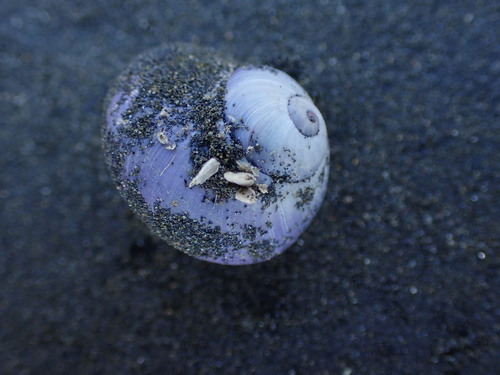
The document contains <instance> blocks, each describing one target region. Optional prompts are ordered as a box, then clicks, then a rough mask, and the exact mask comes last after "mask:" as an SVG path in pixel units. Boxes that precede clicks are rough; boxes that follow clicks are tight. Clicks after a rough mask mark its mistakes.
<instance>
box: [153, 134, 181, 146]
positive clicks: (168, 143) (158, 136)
mask: <svg viewBox="0 0 500 375" xmlns="http://www.w3.org/2000/svg"><path fill="white" fill-rule="evenodd" d="M156 139H158V142H160V143H161V144H162V145H165V148H166V149H167V150H175V148H176V147H177V145H176V144H175V143H174V142H171V141H170V140H169V139H168V137H167V135H166V134H165V132H163V131H161V132H158V133H156Z"/></svg>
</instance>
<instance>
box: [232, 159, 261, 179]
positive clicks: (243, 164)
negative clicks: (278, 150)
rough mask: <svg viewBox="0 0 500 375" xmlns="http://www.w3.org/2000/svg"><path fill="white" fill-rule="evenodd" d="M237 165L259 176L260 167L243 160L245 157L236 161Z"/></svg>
mask: <svg viewBox="0 0 500 375" xmlns="http://www.w3.org/2000/svg"><path fill="white" fill-rule="evenodd" d="M236 165H237V166H238V169H239V170H240V171H243V172H249V173H252V174H253V175H254V176H255V177H258V176H259V168H257V167H256V166H254V165H252V164H250V163H249V162H248V161H246V160H243V159H242V160H238V161H237V162H236Z"/></svg>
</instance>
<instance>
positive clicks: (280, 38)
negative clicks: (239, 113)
mask: <svg viewBox="0 0 500 375" xmlns="http://www.w3.org/2000/svg"><path fill="white" fill-rule="evenodd" d="M144 3H145V2H144V1H127V2H124V1H100V2H98V1H78V2H73V1H68V2H63V1H49V0H40V1H36V2H34V1H27V0H19V1H3V2H2V3H1V5H0V43H1V44H0V45H1V49H0V113H1V127H0V147H1V150H2V152H1V156H0V168H1V180H0V207H1V210H0V215H1V216H0V224H1V228H2V229H1V238H0V239H1V243H0V246H1V249H0V282H1V287H0V374H13V375H14V374H15V375H21V374H51V375H55V374H113V375H115V374H259V375H262V374H264V375H266V374H287V375H291V374H321V375H323V374H343V375H349V374H352V375H355V374H464V375H468V374H492V375H493V374H498V369H499V368H500V364H499V362H500V354H499V352H500V350H499V347H500V340H499V331H500V328H499V324H500V323H499V320H500V317H499V315H500V307H499V299H498V298H499V297H498V295H499V293H498V290H499V288H500V280H499V268H498V251H499V250H500V230H499V224H498V220H499V217H500V210H499V180H500V176H499V164H500V158H499V149H500V135H499V134H500V132H499V130H500V129H499V128H500V126H499V122H500V116H499V114H500V104H499V102H500V79H499V76H500V47H499V46H500V43H499V35H500V6H499V5H498V3H496V2H495V1H482V0H479V1H472V0H471V1H466V0H459V1H448V0H442V1H399V0H371V1H342V0H330V1H328V0H320V1H307V2H306V1H304V2H303V4H302V5H293V4H291V3H287V2H285V1H265V2H264V1H258V2H254V1H245V2H226V1H218V2H217V1H215V2H209V1H206V2H203V3H198V2H195V1H187V2H186V3H187V5H180V3H181V2H180V1H179V2H177V1H170V2H166V1H157V2H149V4H148V5H145V4H144ZM495 3H496V4H497V5H495ZM168 41H195V42H199V43H201V44H203V45H208V46H213V47H216V48H219V49H225V50H227V51H229V52H231V53H232V54H233V55H235V56H236V57H237V58H240V59H244V60H249V59H250V60H257V61H264V62H267V63H271V64H273V65H275V66H277V67H280V68H282V69H284V70H286V71H288V72H289V73H291V74H292V75H293V76H295V77H296V78H298V79H299V80H300V81H301V82H303V83H304V86H305V87H306V88H307V89H308V90H309V91H310V92H311V94H312V95H313V96H314V97H315V99H316V102H317V104H318V107H319V108H320V109H321V111H322V112H323V114H324V116H325V118H326V119H327V122H328V127H329V133H330V140H331V147H332V165H331V178H330V186H329V192H328V195H327V198H326V200H325V203H324V205H323V207H322V209H321V211H320V212H319V214H318V216H317V217H316V219H315V220H314V221H313V224H312V225H311V227H310V228H309V229H308V230H307V231H306V233H304V235H303V236H302V237H301V240H300V241H299V243H298V244H296V245H295V246H293V247H292V248H291V249H289V250H288V251H287V252H286V253H285V254H284V255H282V256H280V257H278V258H277V259H275V260H273V261H270V262H268V263H265V264H261V265H255V266H249V267H240V268H230V267H223V266H220V265H216V264H209V263H203V262H200V261H197V260H195V259H192V258H189V257H188V256H186V255H184V254H182V253H180V252H178V251H175V250H173V249H172V248H170V247H168V246H167V245H165V244H164V243H162V242H160V241H159V240H158V239H156V238H154V237H152V236H151V235H150V234H149V231H148V230H147V228H145V227H144V226H143V225H142V224H141V223H140V222H139V221H138V220H137V219H136V218H135V217H134V216H133V215H132V214H131V213H130V211H129V209H128V208H127V205H126V204H125V202H123V201H122V200H121V198H120V197H119V195H118V193H117V192H116V191H115V188H114V186H113V184H112V182H111V179H110V177H109V174H108V172H107V170H106V166H105V165H104V162H103V156H102V151H101V148H100V139H99V135H100V125H101V119H102V103H103V99H104V96H105V93H106V90H107V87H108V84H109V82H110V81H111V80H112V79H113V78H114V77H115V76H116V75H117V74H118V73H119V71H120V70H121V69H122V68H123V67H124V66H125V64H127V63H128V61H129V60H130V59H131V58H132V57H133V56H135V55H136V54H137V53H139V52H141V51H142V50H144V49H145V48H148V47H151V46H155V45H158V44H160V43H163V42H168Z"/></svg>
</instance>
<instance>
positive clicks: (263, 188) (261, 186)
mask: <svg viewBox="0 0 500 375" xmlns="http://www.w3.org/2000/svg"><path fill="white" fill-rule="evenodd" d="M255 186H257V189H259V191H260V192H261V193H262V194H267V193H268V190H267V185H266V184H256V185H255Z"/></svg>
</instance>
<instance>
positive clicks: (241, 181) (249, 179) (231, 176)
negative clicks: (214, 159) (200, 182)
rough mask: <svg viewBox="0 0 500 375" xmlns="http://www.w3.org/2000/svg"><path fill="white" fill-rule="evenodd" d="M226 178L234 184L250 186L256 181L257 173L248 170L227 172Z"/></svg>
mask: <svg viewBox="0 0 500 375" xmlns="http://www.w3.org/2000/svg"><path fill="white" fill-rule="evenodd" d="M224 178H225V179H226V180H228V181H229V182H232V183H233V184H236V185H239V186H245V187H249V186H252V185H253V184H254V183H255V175H253V174H252V173H248V172H226V173H224Z"/></svg>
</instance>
